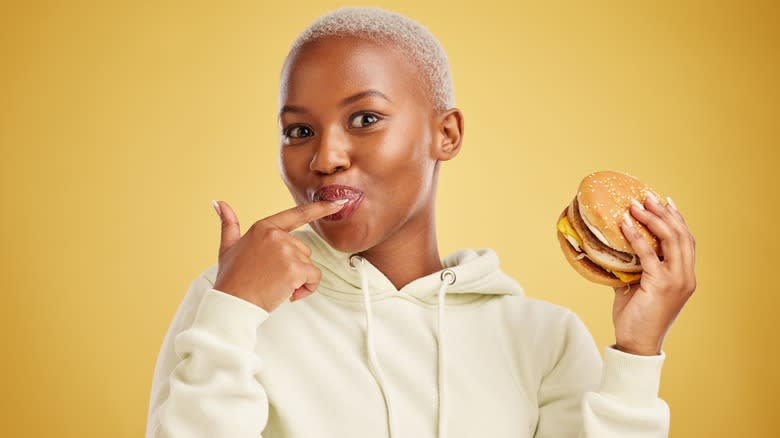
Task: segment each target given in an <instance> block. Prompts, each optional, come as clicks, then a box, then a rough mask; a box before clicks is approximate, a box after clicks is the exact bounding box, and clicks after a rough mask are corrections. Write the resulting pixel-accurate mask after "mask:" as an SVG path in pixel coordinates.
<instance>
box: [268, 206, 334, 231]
mask: <svg viewBox="0 0 780 438" xmlns="http://www.w3.org/2000/svg"><path fill="white" fill-rule="evenodd" d="M347 201H348V200H347V199H338V200H335V201H326V200H320V201H316V202H311V203H308V204H303V205H297V206H295V207H292V208H290V209H287V210H283V211H280V212H279V213H276V214H273V215H271V216H268V217H267V218H265V219H262V220H263V221H264V222H268V223H270V224H272V225H274V226H276V227H277V228H281V229H282V230H284V231H288V232H289V231H292V230H294V229H296V228H298V227H300V226H301V225H303V224H307V223H309V222H311V221H315V220H317V219H319V218H322V217H325V216H327V215H330V214H333V213H336V212H337V211H339V210H341V209H342V208H343V207H344V204H346V203H347Z"/></svg>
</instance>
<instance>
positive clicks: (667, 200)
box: [666, 196, 677, 211]
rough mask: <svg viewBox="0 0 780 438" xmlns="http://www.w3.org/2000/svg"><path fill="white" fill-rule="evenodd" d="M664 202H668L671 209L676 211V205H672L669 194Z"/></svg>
mask: <svg viewBox="0 0 780 438" xmlns="http://www.w3.org/2000/svg"><path fill="white" fill-rule="evenodd" d="M666 202H668V203H669V205H671V206H672V210H674V211H677V206H676V205H674V201H672V198H671V197H670V196H667V197H666Z"/></svg>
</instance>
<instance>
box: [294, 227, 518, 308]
mask: <svg viewBox="0 0 780 438" xmlns="http://www.w3.org/2000/svg"><path fill="white" fill-rule="evenodd" d="M292 234H293V235H294V236H295V237H297V238H299V239H301V240H302V241H303V242H304V243H306V244H307V245H308V246H309V248H311V250H312V255H311V260H312V262H313V263H314V264H315V265H317V267H318V268H320V269H321V270H322V271H323V275H322V280H321V281H320V284H319V287H318V289H317V292H318V293H322V294H325V295H328V296H330V297H333V298H336V299H341V300H346V301H362V300H363V291H362V288H361V276H360V272H359V271H358V270H357V269H354V267H353V266H351V265H350V256H351V255H352V254H350V253H346V252H341V251H337V250H335V249H333V247H331V246H330V245H329V244H328V243H327V242H326V241H325V240H323V239H322V237H320V235H319V234H317V232H315V231H314V230H313V229H312V228H311V227H310V226H309V225H304V226H303V227H301V228H300V229H298V230H296V231H294V232H293V233H292ZM363 263H364V265H365V266H364V268H365V269H364V272H365V274H366V276H367V282H368V287H369V294H370V296H371V299H372V300H374V301H376V300H382V299H386V298H390V297H393V296H398V295H399V294H400V295H406V296H410V297H414V298H416V299H417V300H419V301H422V302H423V303H426V304H432V305H435V304H436V300H437V291H438V289H439V286H440V284H441V282H442V273H443V272H444V271H446V270H450V271H452V272H453V273H454V274H455V281H454V283H452V284H451V285H450V286H449V287H448V288H447V299H446V302H447V304H448V305H451V304H466V303H470V302H472V301H474V300H476V299H479V298H480V297H481V296H484V295H523V293H524V291H523V288H522V286H520V284H518V283H517V282H516V281H515V280H514V279H513V278H512V277H510V276H508V275H506V274H504V273H503V272H502V271H501V268H500V266H499V262H498V255H496V253H495V251H493V250H492V249H490V248H477V249H470V248H465V249H460V250H458V251H455V252H453V253H452V254H450V255H448V256H446V257H445V258H444V259H442V265H443V266H444V268H443V269H442V271H438V272H435V273H432V274H429V275H426V276H424V277H420V278H417V279H415V280H413V281H411V282H410V283H408V284H406V285H404V286H403V287H401V289H396V287H395V286H394V285H393V283H392V282H391V281H390V280H389V279H388V278H387V277H386V276H385V275H384V274H383V273H382V272H381V271H380V270H379V269H377V268H376V267H375V266H374V265H372V264H371V263H370V262H369V261H368V260H363Z"/></svg>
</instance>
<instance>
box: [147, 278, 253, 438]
mask: <svg viewBox="0 0 780 438" xmlns="http://www.w3.org/2000/svg"><path fill="white" fill-rule="evenodd" d="M211 286H212V284H211V282H210V281H208V279H206V278H205V277H204V276H201V277H199V278H198V279H196V280H195V281H193V283H192V284H191V285H190V288H189V290H188V291H187V294H186V296H185V298H184V301H183V302H182V304H181V305H180V306H179V309H178V311H177V312H176V315H175V316H174V319H173V321H172V323H171V325H170V327H169V329H168V332H167V334H166V336H165V339H164V341H163V344H162V347H161V350H160V353H159V356H158V358H157V364H156V367H155V372H154V378H153V380H152V389H151V397H150V403H149V411H148V417H147V424H146V437H147V438H183V437H187V438H196V437H218V436H219V437H223V436H224V437H227V436H229V437H234V438H242V437H247V438H249V437H251V438H257V437H261V433H262V431H263V429H264V428H265V425H266V422H267V420H268V399H267V397H266V393H265V390H264V388H263V386H262V385H261V383H260V381H259V379H258V377H257V374H258V372H259V370H260V369H261V367H262V360H261V359H260V358H259V357H258V356H257V354H256V353H255V346H256V342H257V328H258V327H259V326H260V324H262V323H263V322H264V321H265V320H266V318H267V317H268V312H266V311H265V310H263V309H262V308H260V307H258V306H256V305H254V304H253V303H250V302H248V301H245V300H243V299H241V298H238V297H235V296H233V295H230V294H227V293H225V292H222V291H219V290H216V289H213V288H212V287H211Z"/></svg>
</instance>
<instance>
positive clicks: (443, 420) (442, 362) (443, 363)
mask: <svg viewBox="0 0 780 438" xmlns="http://www.w3.org/2000/svg"><path fill="white" fill-rule="evenodd" d="M446 277H449V278H450V280H449V281H448V280H446V279H445V278H446ZM453 283H455V272H453V271H452V270H451V269H445V270H444V271H442V273H441V286H440V287H439V306H438V307H439V318H438V319H439V321H438V327H437V331H436V336H437V337H438V339H439V438H445V437H446V436H447V410H446V409H445V405H444V401H445V400H446V399H445V397H444V395H445V389H446V388H447V355H446V354H445V352H446V351H447V349H446V348H445V345H444V333H445V331H446V330H444V295H445V294H446V293H447V287H448V286H449V285H451V284H453Z"/></svg>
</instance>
